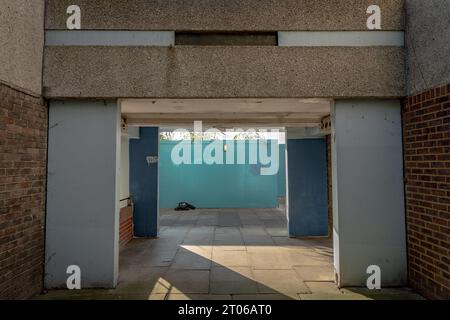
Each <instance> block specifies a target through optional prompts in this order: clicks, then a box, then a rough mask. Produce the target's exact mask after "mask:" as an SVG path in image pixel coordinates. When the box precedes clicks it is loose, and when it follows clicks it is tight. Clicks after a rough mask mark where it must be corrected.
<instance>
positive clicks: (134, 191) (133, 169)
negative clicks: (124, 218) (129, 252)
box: [130, 128, 159, 238]
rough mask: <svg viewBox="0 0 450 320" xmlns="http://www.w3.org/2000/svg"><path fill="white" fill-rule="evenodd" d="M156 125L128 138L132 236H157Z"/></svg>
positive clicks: (157, 158) (157, 154)
mask: <svg viewBox="0 0 450 320" xmlns="http://www.w3.org/2000/svg"><path fill="white" fill-rule="evenodd" d="M158 178H159V128H140V138H139V139H133V140H131V141H130V193H131V196H132V198H133V204H134V212H133V223H134V235H135V236H136V237H145V238H148V237H150V238H153V237H157V236H158V223H159V187H158Z"/></svg>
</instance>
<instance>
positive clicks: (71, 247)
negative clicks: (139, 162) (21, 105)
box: [45, 101, 120, 288]
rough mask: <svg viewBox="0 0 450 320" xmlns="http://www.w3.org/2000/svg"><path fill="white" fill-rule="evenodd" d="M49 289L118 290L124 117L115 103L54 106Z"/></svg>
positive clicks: (50, 158)
mask: <svg viewBox="0 0 450 320" xmlns="http://www.w3.org/2000/svg"><path fill="white" fill-rule="evenodd" d="M49 117H50V118H49V128H50V129H49V149H48V187H47V221H46V250H45V255H46V259H45V262H46V263H45V274H46V276H45V286H46V287H47V288H60V287H61V288H63V287H65V286H66V279H67V277H68V275H67V274H66V269H67V267H68V266H69V265H78V266H79V267H80V268H81V285H82V287H83V288H88V287H114V286H115V284H116V280H117V275H118V222H119V209H118V206H119V184H120V182H119V174H118V170H119V162H120V155H119V152H120V132H119V131H120V130H119V124H120V121H119V119H120V113H119V108H118V107H117V104H116V103H115V102H108V103H103V102H87V101H77V102H71V101H66V102H57V101H51V102H50V112H49Z"/></svg>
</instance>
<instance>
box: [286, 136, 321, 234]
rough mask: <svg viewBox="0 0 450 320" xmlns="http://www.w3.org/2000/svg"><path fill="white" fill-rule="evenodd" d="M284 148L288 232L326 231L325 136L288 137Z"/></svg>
mask: <svg viewBox="0 0 450 320" xmlns="http://www.w3.org/2000/svg"><path fill="white" fill-rule="evenodd" d="M287 148H288V153H287V156H288V174H289V176H288V183H289V189H288V193H289V234H290V236H294V237H309V236H326V235H327V234H328V211H327V203H328V194H327V160H326V143H325V139H305V140H296V139H292V140H291V139H290V140H288V144H287Z"/></svg>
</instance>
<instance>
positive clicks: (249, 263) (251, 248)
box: [37, 209, 421, 300]
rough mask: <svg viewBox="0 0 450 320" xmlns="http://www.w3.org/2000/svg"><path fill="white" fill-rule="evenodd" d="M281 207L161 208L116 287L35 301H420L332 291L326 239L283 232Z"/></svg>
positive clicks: (127, 257) (389, 292)
mask: <svg viewBox="0 0 450 320" xmlns="http://www.w3.org/2000/svg"><path fill="white" fill-rule="evenodd" d="M286 226H287V221H286V215H285V210H284V209H201V210H194V211H183V212H177V211H173V210H161V212H160V234H159V238H158V239H133V240H132V241H131V242H130V243H129V244H128V245H127V246H126V247H125V248H124V249H123V250H122V251H121V252H120V275H119V281H118V286H117V288H115V289H86V290H76V291H69V290H52V291H49V292H47V293H46V294H43V295H41V296H39V297H37V299H57V300H60V299H62V300H64V299H97V300H110V299H113V300H322V299H336V300H349V299H350V300H356V299H421V297H420V296H419V295H417V294H415V293H413V292H412V291H410V290H409V289H407V288H399V289H386V290H380V291H377V292H373V291H368V290H364V289H358V288H346V289H338V288H337V286H336V285H335V283H334V271H333V247H332V241H331V240H330V239H307V240H306V239H295V238H289V237H288V235H287V230H286Z"/></svg>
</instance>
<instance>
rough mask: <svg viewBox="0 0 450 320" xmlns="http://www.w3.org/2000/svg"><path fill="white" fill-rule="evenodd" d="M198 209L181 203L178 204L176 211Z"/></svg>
mask: <svg viewBox="0 0 450 320" xmlns="http://www.w3.org/2000/svg"><path fill="white" fill-rule="evenodd" d="M195 209H196V208H195V207H194V206H193V205H192V204H190V203H187V202H180V203H179V204H178V207H176V208H175V211H189V210H195Z"/></svg>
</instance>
